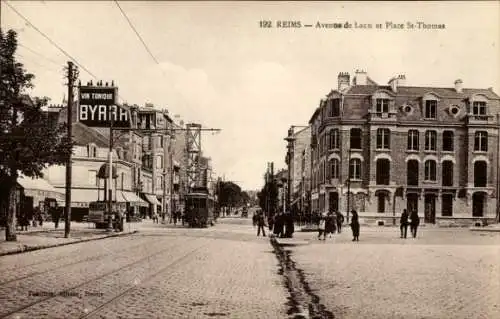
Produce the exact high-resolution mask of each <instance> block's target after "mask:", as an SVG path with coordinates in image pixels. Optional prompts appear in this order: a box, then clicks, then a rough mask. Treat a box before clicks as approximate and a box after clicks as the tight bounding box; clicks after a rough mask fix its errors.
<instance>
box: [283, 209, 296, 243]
mask: <svg viewBox="0 0 500 319" xmlns="http://www.w3.org/2000/svg"><path fill="white" fill-rule="evenodd" d="M284 218H285V227H286V231H285V237H286V238H292V236H293V232H294V231H295V227H294V225H293V216H292V213H290V212H287V213H286V214H285V215H284Z"/></svg>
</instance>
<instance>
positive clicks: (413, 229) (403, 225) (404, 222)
mask: <svg viewBox="0 0 500 319" xmlns="http://www.w3.org/2000/svg"><path fill="white" fill-rule="evenodd" d="M408 219H410V221H408ZM408 225H410V233H411V235H412V237H413V238H415V237H417V229H418V225H420V217H419V216H418V212H417V211H416V210H414V211H413V212H412V213H411V214H408V211H407V210H406V209H403V213H402V214H401V219H400V226H399V229H400V230H401V238H406V235H407V233H408Z"/></svg>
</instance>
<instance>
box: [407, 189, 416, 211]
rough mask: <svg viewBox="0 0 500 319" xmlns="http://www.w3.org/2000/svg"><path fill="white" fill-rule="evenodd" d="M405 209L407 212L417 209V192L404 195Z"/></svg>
mask: <svg viewBox="0 0 500 319" xmlns="http://www.w3.org/2000/svg"><path fill="white" fill-rule="evenodd" d="M406 210H407V211H408V214H410V213H411V212H413V211H418V194H407V195H406Z"/></svg>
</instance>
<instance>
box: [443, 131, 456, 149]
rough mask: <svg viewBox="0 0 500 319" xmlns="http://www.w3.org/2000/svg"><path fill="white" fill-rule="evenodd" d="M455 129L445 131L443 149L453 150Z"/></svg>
mask: <svg viewBox="0 0 500 319" xmlns="http://www.w3.org/2000/svg"><path fill="white" fill-rule="evenodd" d="M453 144H454V143H453V131H444V132H443V151H450V152H451V151H453V148H454V147H453Z"/></svg>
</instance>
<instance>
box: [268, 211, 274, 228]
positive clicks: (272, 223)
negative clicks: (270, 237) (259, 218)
mask: <svg viewBox="0 0 500 319" xmlns="http://www.w3.org/2000/svg"><path fill="white" fill-rule="evenodd" d="M267 225H268V226H269V232H272V231H273V226H274V216H271V215H269V216H268V217H267Z"/></svg>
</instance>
